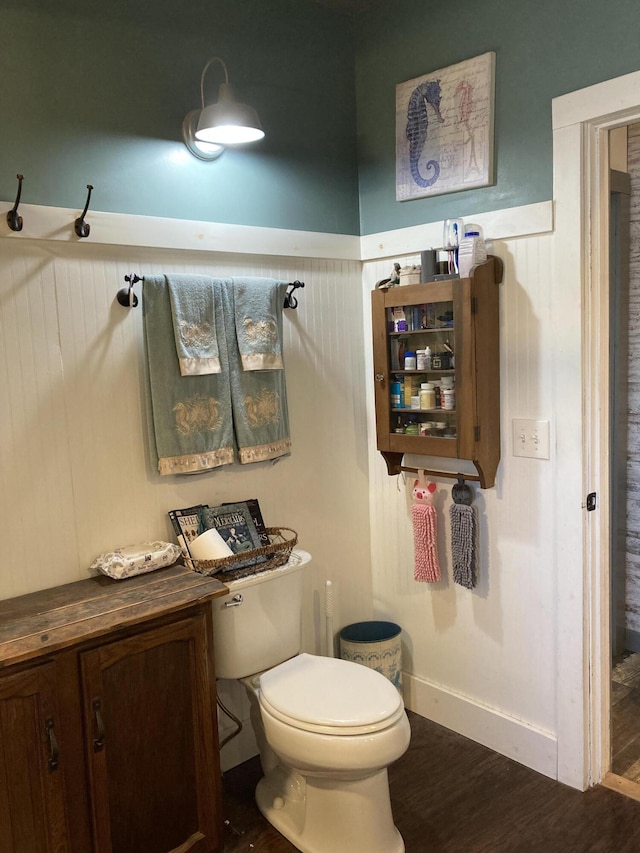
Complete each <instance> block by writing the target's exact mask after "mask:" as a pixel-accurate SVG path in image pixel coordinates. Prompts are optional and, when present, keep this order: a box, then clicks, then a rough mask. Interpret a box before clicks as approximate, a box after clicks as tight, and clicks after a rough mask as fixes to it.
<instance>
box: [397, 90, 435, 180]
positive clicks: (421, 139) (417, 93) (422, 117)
mask: <svg viewBox="0 0 640 853" xmlns="http://www.w3.org/2000/svg"><path fill="white" fill-rule="evenodd" d="M440 94H441V93H440V81H439V80H427V82H426V83H421V84H420V85H419V86H416V88H415V89H414V90H413V92H412V93H411V97H410V98H409V105H408V107H407V131H406V133H407V140H408V141H409V164H410V166H411V177H412V178H413V180H414V181H415V182H416V184H418V186H420V187H430V186H431V185H432V184H435V182H436V181H437V180H438V176H439V175H440V164H439V163H438V161H437V160H429V161H428V162H427V164H426V168H427V170H428V171H430V172H431V171H432V174H431V175H430V176H428V177H426V178H425V177H423V176H422V175H421V174H420V156H421V155H422V152H423V150H424V146H425V145H426V142H427V130H428V127H429V116H428V113H427V106H428V105H431V107H432V108H433V110H434V112H435V115H436V118H437V120H438V121H439V122H441V123H442V122H444V118H443V117H442V115H441V113H440Z"/></svg>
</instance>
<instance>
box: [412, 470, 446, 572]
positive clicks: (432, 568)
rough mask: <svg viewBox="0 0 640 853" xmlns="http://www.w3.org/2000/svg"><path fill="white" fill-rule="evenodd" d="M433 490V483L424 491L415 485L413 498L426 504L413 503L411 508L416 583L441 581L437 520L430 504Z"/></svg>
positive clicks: (434, 486)
mask: <svg viewBox="0 0 640 853" xmlns="http://www.w3.org/2000/svg"><path fill="white" fill-rule="evenodd" d="M435 489H436V485H435V483H430V484H429V485H428V486H427V487H426V489H424V488H421V487H419V486H418V484H417V483H416V486H415V487H414V490H413V495H414V498H416V500H424V501H428V503H414V504H413V506H412V507H411V518H412V520H413V547H414V552H415V563H414V570H413V576H414V578H415V579H416V580H417V581H425V582H426V583H437V582H438V581H439V580H440V579H441V572H440V563H439V562H438V519H437V516H436V510H435V507H434V506H433V505H432V504H431V500H432V493H433V492H434V491H435Z"/></svg>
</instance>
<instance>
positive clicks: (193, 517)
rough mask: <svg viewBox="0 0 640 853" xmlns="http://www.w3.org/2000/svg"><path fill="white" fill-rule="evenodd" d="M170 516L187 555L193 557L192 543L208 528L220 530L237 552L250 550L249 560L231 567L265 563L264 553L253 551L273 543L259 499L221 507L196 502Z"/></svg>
mask: <svg viewBox="0 0 640 853" xmlns="http://www.w3.org/2000/svg"><path fill="white" fill-rule="evenodd" d="M169 518H170V519H171V524H172V525H173V529H174V532H175V534H176V538H177V540H178V544H179V546H180V548H181V549H182V553H183V556H184V557H186V558H188V559H191V558H192V556H193V555H192V554H191V552H190V549H189V545H190V543H191V542H193V540H194V539H195V538H196V537H197V536H200V535H201V534H202V533H204V532H205V531H206V530H211V529H214V530H216V531H217V532H218V533H219V535H220V537H221V538H222V539H223V541H224V542H225V543H226V544H227V545H228V547H229V548H230V550H231V551H232V552H233V554H244V553H246V554H247V556H248V559H247V560H246V561H243V560H236V561H234V562H233V564H232V565H231V566H230V568H231V569H233V570H235V569H241V568H245V567H247V566H251V565H255V564H256V563H261V562H264V561H265V560H266V559H267V557H266V556H264V555H256V554H253V555H252V556H250V557H249V554H250V553H251V552H253V551H255V550H256V549H258V548H262V547H264V546H265V545H269V544H270V540H269V536H268V534H267V532H266V528H265V525H264V521H263V518H262V512H261V510H260V504H259V503H258V500H257V498H250V499H249V500H246V501H236V502H234V503H224V504H220V505H219V506H208V505H207V504H196V505H195V506H190V507H184V508H183V509H172V510H170V511H169Z"/></svg>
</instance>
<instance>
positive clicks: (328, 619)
mask: <svg viewBox="0 0 640 853" xmlns="http://www.w3.org/2000/svg"><path fill="white" fill-rule="evenodd" d="M324 589H325V594H324V615H325V625H326V628H325V630H326V642H327V657H328V658H332V657H335V649H334V645H333V584H332V583H331V581H327V582H326V583H325V585H324Z"/></svg>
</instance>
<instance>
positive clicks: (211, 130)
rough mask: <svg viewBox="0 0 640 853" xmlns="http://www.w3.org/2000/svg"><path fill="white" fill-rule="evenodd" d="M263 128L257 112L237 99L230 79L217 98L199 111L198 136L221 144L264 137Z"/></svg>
mask: <svg viewBox="0 0 640 853" xmlns="http://www.w3.org/2000/svg"><path fill="white" fill-rule="evenodd" d="M263 136H264V131H263V129H262V125H261V124H260V119H259V118H258V114H257V112H256V111H255V110H254V108H253V107H251V106H249V105H248V104H241V103H240V102H239V101H236V99H235V96H234V92H233V88H232V86H231V84H230V83H222V84H221V86H220V92H219V95H218V101H217V103H215V104H210V105H209V106H208V107H204V109H203V110H202V111H201V112H200V118H199V119H198V127H197V129H196V132H195V138H196V139H197V140H199V141H201V142H213V143H217V144H218V145H238V144H241V143H243V142H255V141H256V140H258V139H262V137H263Z"/></svg>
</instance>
